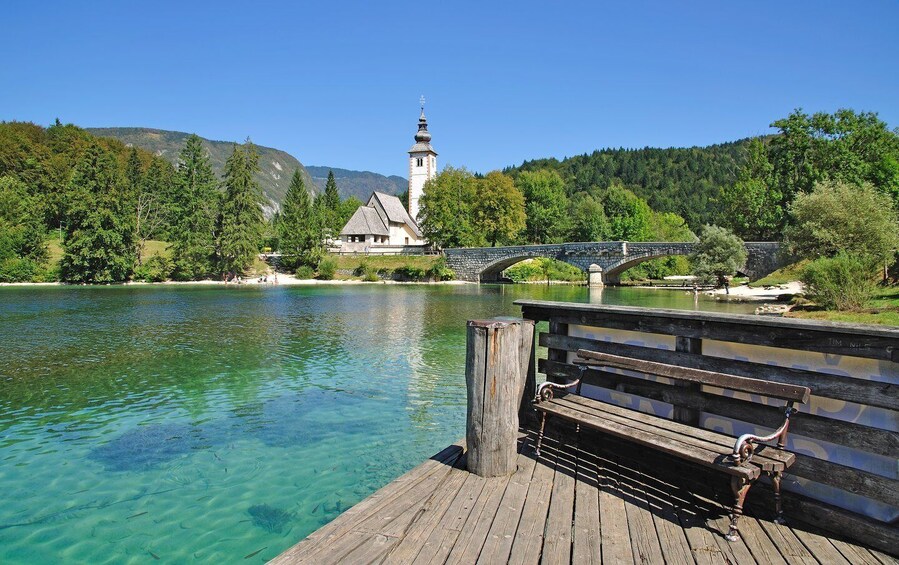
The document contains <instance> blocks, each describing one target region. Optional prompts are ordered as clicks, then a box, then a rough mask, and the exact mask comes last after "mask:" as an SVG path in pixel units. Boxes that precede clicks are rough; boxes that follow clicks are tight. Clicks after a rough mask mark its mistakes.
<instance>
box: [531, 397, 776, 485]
mask: <svg viewBox="0 0 899 565" xmlns="http://www.w3.org/2000/svg"><path fill="white" fill-rule="evenodd" d="M535 408H537V409H539V410H541V411H543V412H546V413H547V414H553V415H556V416H559V417H561V418H565V419H566V420H570V421H572V422H578V423H580V424H582V425H586V426H589V427H591V428H594V429H597V430H600V431H603V432H607V433H610V434H612V435H615V436H618V437H621V438H625V439H627V440H629V441H633V442H636V443H639V444H641V445H646V446H649V447H652V448H653V449H656V450H658V451H662V452H664V453H669V454H671V455H674V456H676V457H680V458H681V459H686V460H688V461H692V462H694V463H698V464H700V465H704V466H706V467H712V468H715V469H718V470H720V471H723V472H725V473H727V474H729V475H735V476H740V477H745V478H746V479H747V480H755V479H756V478H758V477H759V475H760V474H761V470H760V469H759V468H758V467H756V466H745V467H744V466H737V465H733V464H731V463H729V462H728V461H727V460H726V457H725V455H723V454H722V453H720V452H716V451H710V450H708V449H702V448H700V447H696V446H695V445H690V444H689V443H685V442H683V441H679V440H675V439H671V438H667V437H662V436H659V435H657V434H654V433H651V432H647V431H645V430H641V429H638V428H635V427H633V426H630V425H625V424H621V423H619V422H615V421H612V420H607V419H602V418H598V417H596V416H593V415H589V414H585V413H583V412H580V411H578V410H574V409H572V408H569V407H566V406H562V405H560V404H557V403H555V402H551V401H550V402H542V403H540V404H537V405H535Z"/></svg>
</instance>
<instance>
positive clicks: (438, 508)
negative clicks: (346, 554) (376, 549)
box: [384, 458, 468, 565]
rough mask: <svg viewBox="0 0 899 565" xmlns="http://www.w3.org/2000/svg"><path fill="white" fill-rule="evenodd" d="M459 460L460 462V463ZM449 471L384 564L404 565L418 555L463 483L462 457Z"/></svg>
mask: <svg viewBox="0 0 899 565" xmlns="http://www.w3.org/2000/svg"><path fill="white" fill-rule="evenodd" d="M459 462H462V464H460V463H459ZM459 462H457V463H456V466H455V468H454V469H453V470H452V471H450V474H449V477H448V478H447V479H446V480H445V481H444V482H443V484H441V485H440V487H439V488H438V489H436V490H435V491H434V494H433V496H431V499H430V500H429V501H428V504H427V506H425V508H424V509H423V512H422V514H421V516H420V517H419V518H418V519H417V520H416V521H415V522H414V523H413V524H412V525H410V527H409V528H408V529H407V530H406V532H404V535H403V536H402V540H401V541H400V542H399V543H398V544H397V545H396V546H394V547H393V548H391V550H390V552H389V553H388V554H387V556H386V557H385V560H384V563H385V564H396V565H405V564H406V563H410V562H411V561H412V560H413V559H415V557H416V556H417V555H418V553H419V551H421V548H422V547H423V546H424V543H425V540H427V538H428V536H429V535H430V534H431V532H432V531H433V530H434V529H435V528H437V526H438V524H439V523H440V521H441V520H442V519H443V516H444V515H445V514H446V513H447V511H449V508H450V506H451V504H452V503H453V501H454V500H455V498H456V496H457V495H458V494H459V490H460V489H461V488H462V485H463V484H464V483H465V478H466V477H467V476H468V471H466V470H465V465H464V461H463V460H462V458H460V459H459Z"/></svg>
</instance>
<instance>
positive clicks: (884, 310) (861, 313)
mask: <svg viewBox="0 0 899 565" xmlns="http://www.w3.org/2000/svg"><path fill="white" fill-rule="evenodd" d="M787 317H790V318H802V319H806V320H824V321H828V322H849V323H853V324H876V325H881V326H899V286H896V285H894V286H889V287H884V288H879V289H878V290H877V294H876V295H875V296H874V298H873V299H872V300H871V302H869V303H868V308H864V309H861V310H851V311H843V312H840V311H836V310H819V309H814V308H809V307H801V308H793V309H792V310H791V311H790V312H788V313H787Z"/></svg>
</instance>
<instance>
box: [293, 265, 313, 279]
mask: <svg viewBox="0 0 899 565" xmlns="http://www.w3.org/2000/svg"><path fill="white" fill-rule="evenodd" d="M294 275H295V276H296V278H298V279H303V280H305V279H314V278H315V271H314V270H313V269H312V267H310V266H309V265H301V266H299V267H297V270H296V271H295V272H294Z"/></svg>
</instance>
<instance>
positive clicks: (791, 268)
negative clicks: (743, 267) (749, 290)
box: [749, 261, 808, 288]
mask: <svg viewBox="0 0 899 565" xmlns="http://www.w3.org/2000/svg"><path fill="white" fill-rule="evenodd" d="M806 263H808V261H800V262H798V263H793V264H792V265H787V266H786V267H783V268H781V269H778V270H776V271H774V272H773V273H771V274H770V275H768V276H767V277H764V278H761V279H759V280H757V281H753V282H751V283H749V286H751V287H753V288H758V287H763V286H775V285H779V284H786V283H789V282H793V281H798V280H799V273H801V272H802V269H803V267H805V265H806Z"/></svg>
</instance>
